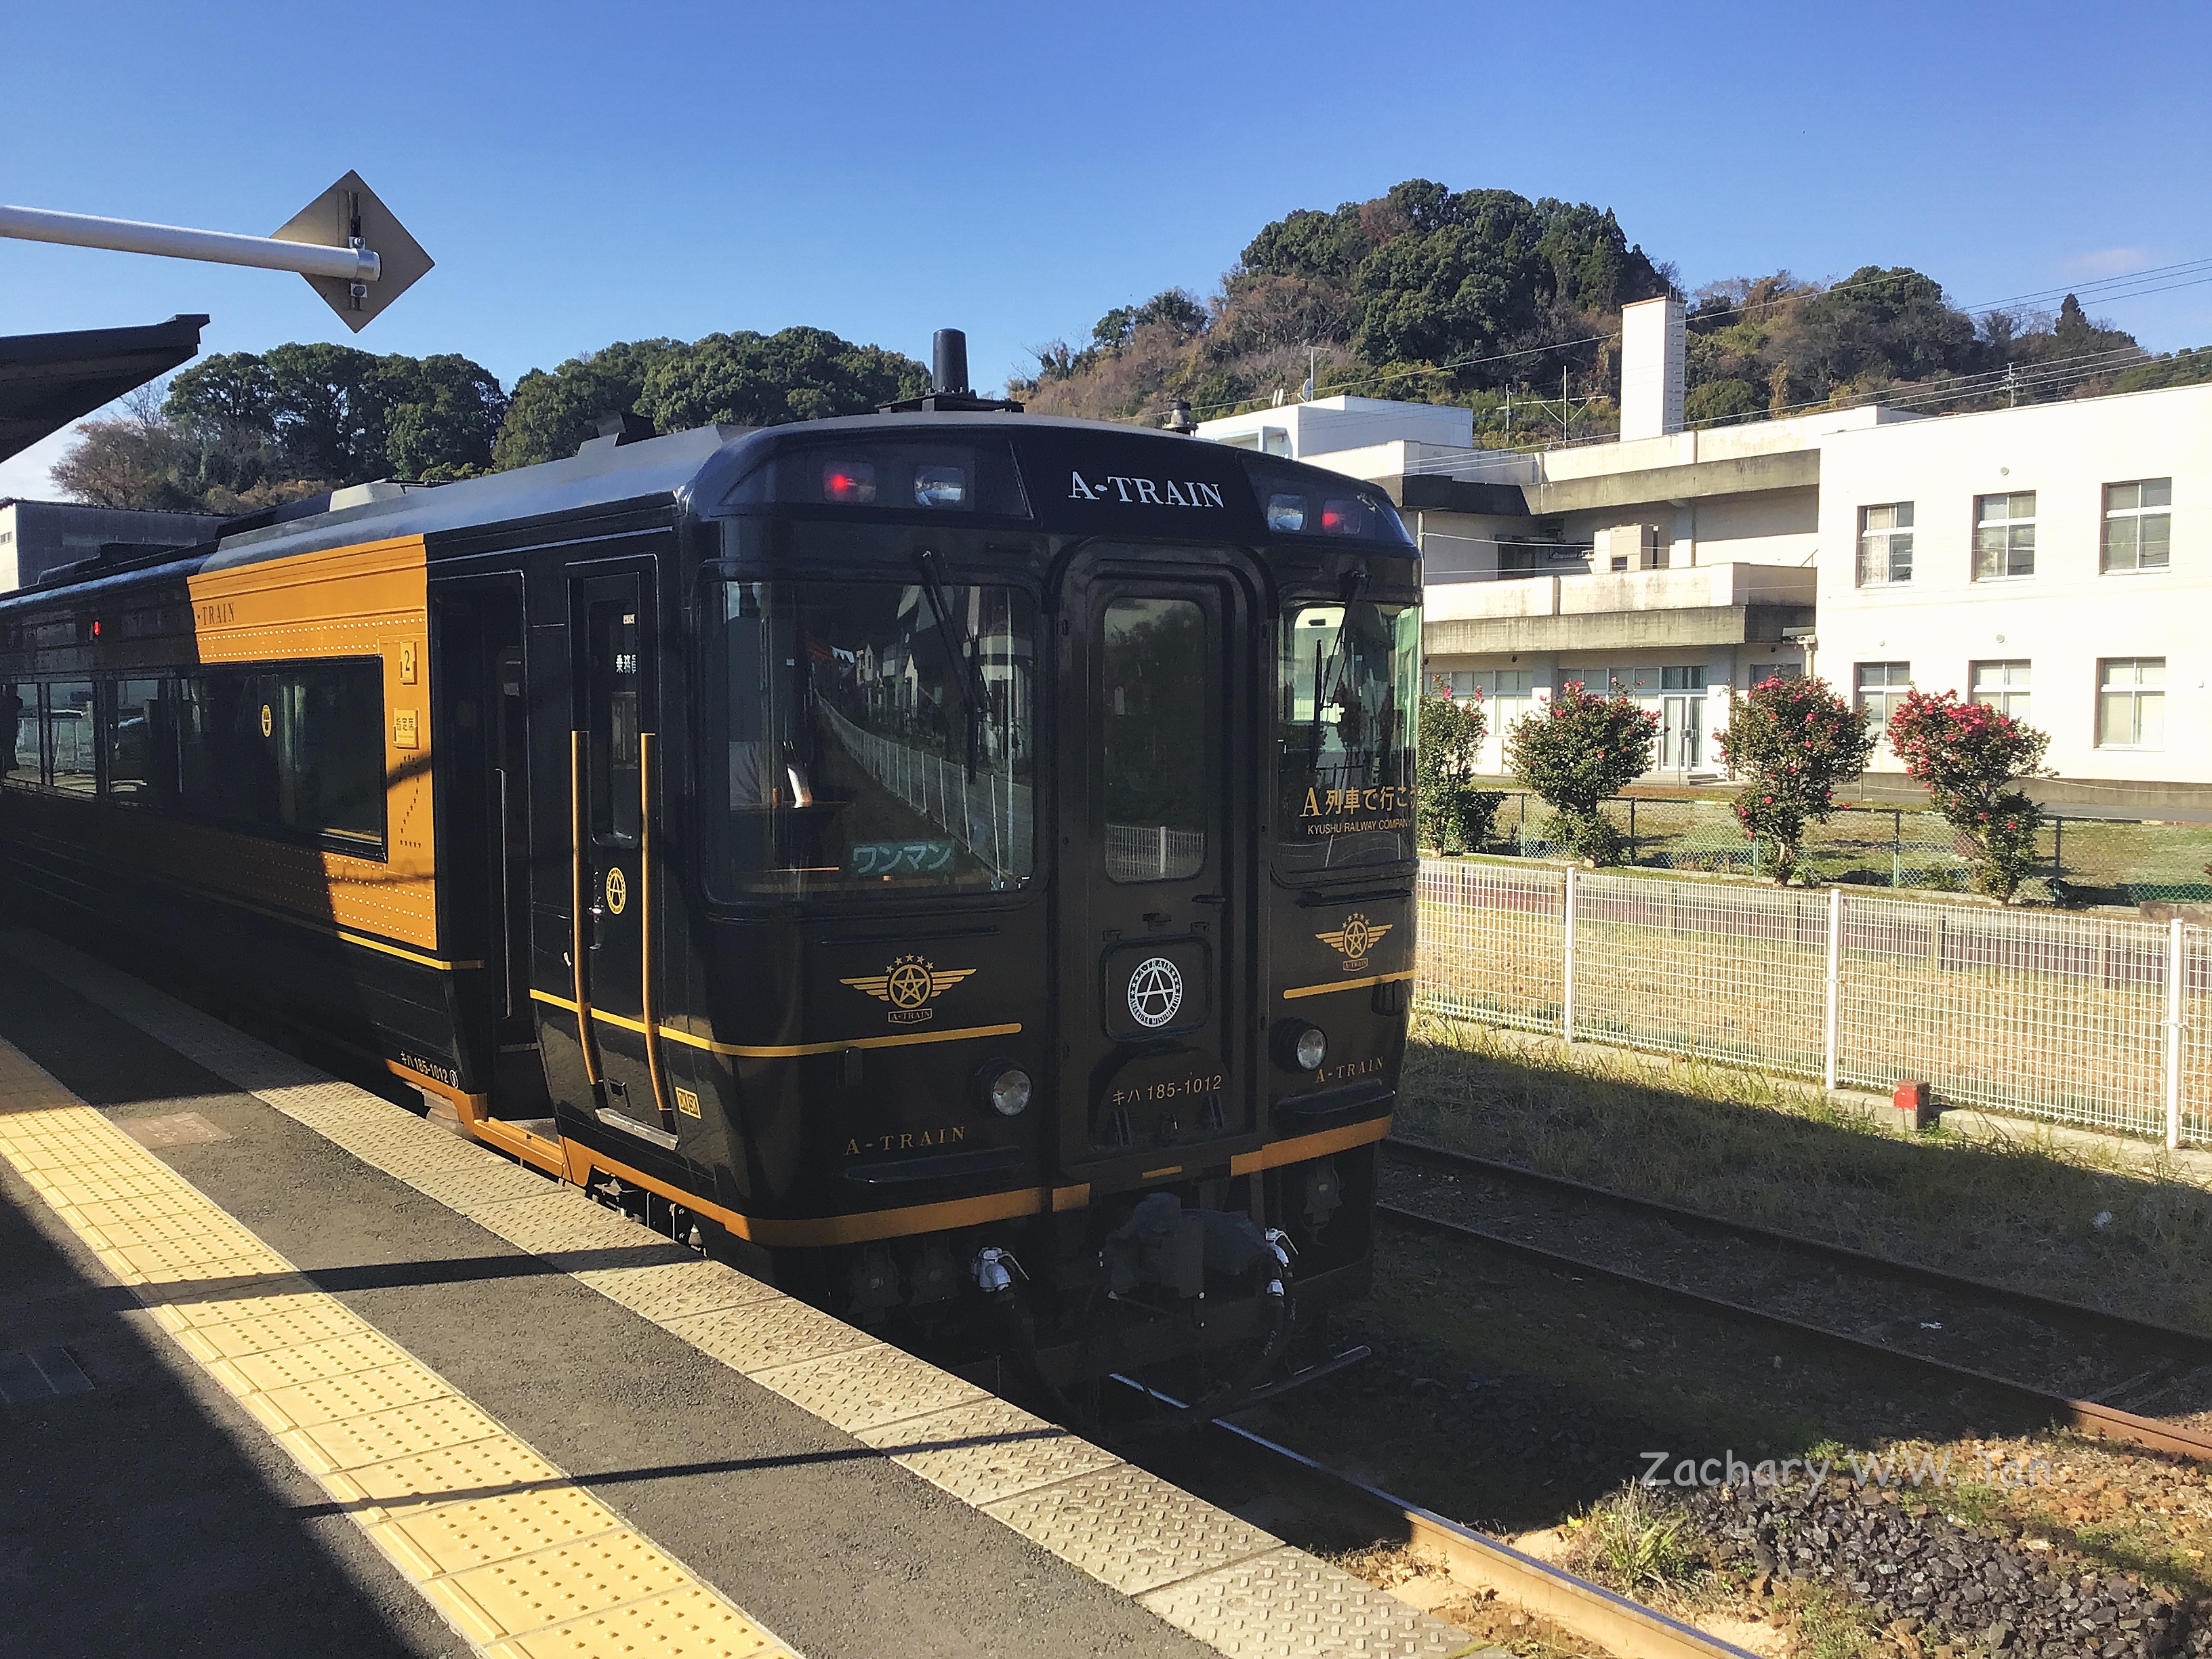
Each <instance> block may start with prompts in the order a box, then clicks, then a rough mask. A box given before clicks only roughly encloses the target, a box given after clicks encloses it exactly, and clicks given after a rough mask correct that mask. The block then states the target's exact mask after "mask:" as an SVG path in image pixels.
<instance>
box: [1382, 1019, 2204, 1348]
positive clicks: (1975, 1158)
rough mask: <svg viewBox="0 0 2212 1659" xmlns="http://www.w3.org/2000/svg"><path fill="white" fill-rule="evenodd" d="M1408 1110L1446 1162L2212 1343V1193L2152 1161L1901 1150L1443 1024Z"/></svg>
mask: <svg viewBox="0 0 2212 1659" xmlns="http://www.w3.org/2000/svg"><path fill="white" fill-rule="evenodd" d="M1398 1126H1399V1127H1400V1128H1401V1130H1403V1131H1405V1132H1406V1133H1411V1134H1414V1135H1419V1136H1421V1137H1424V1138H1425V1139H1433V1140H1436V1141H1437V1142H1439V1143H1441V1144H1443V1145H1445V1146H1455V1147H1459V1148H1462V1149H1463V1150H1466V1151H1468V1152H1478V1153H1481V1154H1483V1155H1486V1156H1489V1157H1493V1158H1504V1159H1508V1160H1510V1161H1512V1162H1514V1163H1517V1164H1526V1165H1528V1166H1529V1167H1531V1168H1534V1169H1539V1170H1548V1171H1551V1172H1553V1173H1556V1174H1559V1175H1564V1176H1573V1177H1575V1178H1576V1179H1577V1180H1583V1181H1588V1182H1594V1183H1596V1184H1598V1185H1601V1186H1607V1187H1614V1188H1620V1189H1622V1190H1624V1191H1628V1192H1634V1193H1638V1194H1645V1195H1647V1196H1650V1197H1652V1198H1656V1199H1662V1200H1667V1201H1669V1202H1672V1203H1677V1204H1683V1205H1686V1206H1691V1207H1692V1208H1697V1209H1703V1210H1708V1211H1711V1212H1715V1213H1718V1214H1723V1215H1732V1216H1737V1217H1741V1218H1744V1219H1746V1220H1750V1221H1755V1222H1759V1223H1763V1224H1765V1225H1770V1226H1778V1227H1784V1228H1787V1229H1790V1230H1791V1231H1798V1232H1802V1233H1805V1234H1808V1235H1809V1236H1812V1237H1820V1238H1829V1239H1833V1240H1836V1241H1838V1242H1839V1243H1846V1244H1851V1245H1855V1246H1857V1247H1858V1248H1860V1249H1869V1250H1875V1251H1880V1252H1882V1253H1885V1254H1887V1255H1896V1256H1899V1257H1902V1258H1905V1259H1908V1260H1914V1261H1926V1262H1929V1263H1932V1264H1934V1265H1936V1266H1940V1267H1948V1268H1949V1269H1951V1270H1953V1271H1954V1272H1959V1273H1972V1274H1975V1275H1977V1276H1980V1277H1984V1278H1991V1279H2000V1280H2002V1281H2005V1282H2008V1283H2012V1284H2016V1285H2021V1287H2023V1288H2025V1289H2028V1290H2033V1291H2042V1292H2044V1293H2045V1294H2050V1295H2057V1296H2063V1297H2072V1298H2074V1299H2076V1300H2079V1301H2083V1302H2087V1303H2091V1304H2095V1305H2098V1306H2102V1307H2108V1308H2111V1309H2112V1310H2115V1311H2118V1312H2125V1313H2130V1314H2133V1315H2135V1316H2139V1317H2142V1318H2148V1319H2154V1320H2161V1321H2166V1322H2171V1323H2174V1324H2179V1325H2184V1326H2187V1327H2189V1328H2193V1329H2198V1330H2203V1331H2207V1332H2212V1193H2207V1192H2206V1191H2205V1190H2204V1189H2203V1188H2201V1187H2198V1186H2197V1185H2195V1184H2193V1183H2191V1182H2187V1181H2185V1180H2184V1179H2181V1178H2180V1177H2179V1176H2178V1175H2177V1173H2176V1172H2175V1171H2174V1170H2172V1168H2171V1167H2170V1166H2168V1165H2166V1164H2164V1163H2163V1162H2162V1160H2160V1159H2157V1158H2148V1159H2147V1160H2144V1161H2142V1162H2139V1163H2135V1164H2128V1163H2124V1162H2123V1161H2122V1159H2121V1158H2120V1157H2119V1156H2118V1154H2117V1153H2116V1152H2106V1151H2105V1150H2104V1149H2083V1148H2078V1147H2075V1146H2070V1145H2066V1144H2061V1143H2058V1142H2056V1141H2054V1140H2052V1139H2049V1138H2047V1137H2040V1136H2037V1137H2023V1138H2021V1139H2014V1140H2009V1141H1996V1142H1990V1141H1984V1140H1973V1141H1967V1140H1966V1139H1962V1138H1960V1137H1957V1136H1954V1135H1950V1134H1947V1133H1944V1132H1943V1131H1942V1130H1941V1129H1936V1130H1931V1131H1929V1133H1926V1134H1923V1135H1920V1136H1917V1137H1910V1138H1907V1137H1901V1136H1897V1135H1893V1134H1890V1133H1886V1132H1884V1131H1882V1130H1881V1129H1879V1128H1877V1127H1875V1126H1874V1125H1873V1124H1872V1123H1870V1122H1869V1121H1868V1120H1866V1119H1864V1118H1863V1117H1861V1116H1859V1115H1857V1114H1856V1113H1854V1112H1851V1111H1850V1110H1849V1109H1844V1108H1842V1107H1838V1106H1836V1105H1833V1104H1832V1103H1829V1102H1828V1101H1827V1100H1826V1098H1825V1097H1823V1096H1822V1095H1821V1094H1820V1092H1819V1091H1818V1090H1817V1089H1813V1088H1809V1087H1807V1086H1806V1085H1801V1084H1797V1083H1795V1082H1791V1081H1788V1080H1784V1079H1776V1078H1774V1077H1771V1076H1769V1075H1766V1074H1765V1073H1759V1072H1753V1071H1745V1070H1739V1069H1737V1068H1735V1067H1733V1066H1721V1065H1717V1064H1715V1063H1713V1062H1711V1061H1708V1060H1693V1059H1682V1058H1675V1059H1672V1060H1668V1059H1664V1058H1656V1057H1651V1056H1646V1055H1641V1054H1631V1053H1627V1052H1624V1051H1621V1050H1617V1049H1605V1048H1589V1047H1583V1046H1577V1048H1571V1049H1570V1048H1565V1047H1564V1046H1563V1045H1560V1044H1558V1043H1544V1042H1534V1041H1532V1040H1530V1039H1529V1038H1528V1037H1526V1036H1522V1035H1521V1034H1519V1033H1513V1032H1504V1031H1500V1030H1495V1029H1494V1028H1492V1027H1489V1026H1485V1025H1480V1024H1474V1023H1472V1022H1468V1021H1464V1020H1455V1019H1449V1018H1439V1017H1437V1016H1434V1015H1423V1016H1421V1017H1419V1018H1418V1019H1417V1021H1416V1024H1415V1028H1414V1033H1413V1042H1412V1043H1411V1044H1410V1046H1409V1048H1408V1052H1407V1067H1406V1079H1405V1086H1404V1089H1403V1091H1402V1093H1401V1109H1400V1112H1399V1117H1398ZM2100 1215H2105V1216H2106V1217H2108V1220H2107V1221H2106V1224H2105V1225H2101V1226H2100V1225H2097V1219H2096V1218H2098V1217H2099V1216H2100Z"/></svg>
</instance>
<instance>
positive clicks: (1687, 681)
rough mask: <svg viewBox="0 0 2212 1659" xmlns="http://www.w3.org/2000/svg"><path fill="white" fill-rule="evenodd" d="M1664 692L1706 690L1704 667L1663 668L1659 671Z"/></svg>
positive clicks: (1660, 685)
mask: <svg viewBox="0 0 2212 1659" xmlns="http://www.w3.org/2000/svg"><path fill="white" fill-rule="evenodd" d="M1659 689H1660V690H1662V691H1702V690H1705V668H1704V666H1703V665H1698V666H1695V667H1690V668H1662V669H1661V670H1660V671H1659Z"/></svg>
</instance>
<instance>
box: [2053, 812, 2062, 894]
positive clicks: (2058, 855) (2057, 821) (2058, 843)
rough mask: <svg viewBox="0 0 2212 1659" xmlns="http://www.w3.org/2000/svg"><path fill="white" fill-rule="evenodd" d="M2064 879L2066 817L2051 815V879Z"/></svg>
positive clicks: (2057, 813)
mask: <svg viewBox="0 0 2212 1659" xmlns="http://www.w3.org/2000/svg"><path fill="white" fill-rule="evenodd" d="M2065 878H2066V817H2065V815H2064V814H2063V813H2060V812H2053V813H2052V814H2051V879H2052V880H2053V881H2063V880H2064V879H2065Z"/></svg>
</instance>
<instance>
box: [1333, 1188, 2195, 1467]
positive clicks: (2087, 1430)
mask: <svg viewBox="0 0 2212 1659" xmlns="http://www.w3.org/2000/svg"><path fill="white" fill-rule="evenodd" d="M1375 1213H1376V1215H1377V1216H1379V1217H1381V1218H1383V1219H1384V1220H1385V1221H1388V1222H1391V1223H1393V1224H1395V1225H1398V1226H1401V1227H1404V1228H1406V1229H1407V1230H1408V1231H1415V1232H1423V1233H1427V1234H1429V1235H1430V1236H1431V1237H1444V1238H1455V1239H1460V1240H1463V1241H1467V1242H1469V1243H1479V1244H1482V1245H1486V1246H1487V1247H1489V1248H1490V1249H1498V1250H1504V1251H1506V1252H1508V1253H1510V1254H1511V1255H1518V1256H1521V1257H1522V1258H1523V1259H1524V1260H1527V1261H1535V1262H1539V1263H1541V1264H1542V1265H1543V1266H1546V1267H1556V1268H1563V1269H1567V1270H1571V1271H1572V1272H1574V1273H1583V1274H1585V1275H1587V1276H1589V1277H1590V1278H1593V1279H1605V1280H1607V1281H1608V1282H1610V1283H1613V1284H1615V1285H1626V1286H1628V1287H1629V1288H1631V1289H1632V1290H1638V1291H1645V1292H1648V1293H1650V1294H1651V1295H1655V1296H1659V1297H1665V1298H1667V1299H1668V1300H1669V1301H1673V1302H1676V1303H1679V1304H1681V1305H1683V1306H1685V1307H1688V1308H1692V1309H1695V1310H1698V1311H1699V1312H1700V1313H1704V1314H1707V1315H1710V1316H1715V1317H1717V1318H1722V1319H1726V1320H1729V1321H1731V1322H1735V1323H1739V1324H1747V1325H1752V1326H1754V1327H1758V1328H1765V1329H1769V1330H1776V1331H1782V1332H1784V1333H1787V1334H1790V1336H1792V1337H1794V1338H1796V1339H1797V1340H1800V1341H1802V1342H1808V1343H1816V1344H1820V1345H1825V1346H1831V1347H1836V1348H1841V1349H1844V1350H1847V1351H1849V1352H1852V1353H1855V1354H1860V1355H1867V1356H1871V1357H1874V1358H1880V1359H1881V1360H1883V1361H1884V1362H1886V1363H1888V1364H1896V1365H1904V1366H1906V1367H1909V1368H1911V1369H1916V1370H1921V1371H1923V1372H1934V1373H1936V1374H1938V1375H1940V1376H1945V1377H1948V1378H1951V1379H1953V1380H1954V1381H1957V1382H1961V1383H1972V1385H1973V1386H1974V1387H1976V1388H1978V1389H1983V1390H1984V1391H1986V1392H1988V1393H1991V1394H1995V1395H2000V1396H2002V1397H2003V1398H2005V1399H2008V1400H2009V1401H2012V1402H2013V1403H2014V1404H2015V1406H2019V1407H2026V1408H2027V1410H2028V1411H2029V1412H2030V1413H2033V1414H2035V1415H2038V1416H2043V1417H2047V1418H2048V1419H2050V1420H2051V1421H2054V1422H2058V1423H2063V1424H2064V1425H2066V1426H2067V1427H2069V1428H2071V1429H2073V1430H2075V1431H2076V1432H2078V1433H2081V1434H2085V1435H2089V1436H2093V1437H2098V1438H2101V1439H2109V1440H2119V1441H2124V1442H2126V1443H2129V1444H2130V1445H2135V1446H2140V1447H2142V1448H2143V1449H2146V1450H2149V1451H2161V1452H2170V1453H2172V1454H2173V1455H2177V1456H2180V1457H2186V1458H2190V1459H2191V1460H2193V1461H2195V1462H2207V1463H2212V1436H2206V1435H2202V1434H2197V1433H2195V1432H2193V1431H2191V1430H2188V1429H2182V1428H2177V1427H2175V1426H2174V1425H2172V1424H2170V1423H2160V1422H2159V1421H2157V1420H2156V1419H2153V1418H2148V1417H2138V1416H2136V1414H2135V1413H2132V1412H2124V1411H2121V1410H2119V1409H2118V1407H2112V1406H2106V1405H2100V1404H2099V1403H2098V1402H2097V1401H2093V1400H2072V1399H2069V1398H2068V1397H2067V1396H2065V1395H2059V1394H2053V1393H2051V1392H2050V1391H2048V1390H2047V1389H2039V1388H2036V1387H2035V1386H2034V1385H2033V1384H2032V1383H2021V1382H2017V1381H2015V1379H2013V1378H2011V1377H2008V1376H1996V1375H1994V1374H1993V1373H1991V1372H1989V1371H1984V1370H1975V1369H1974V1368H1973V1367H1972V1366H1968V1365H1956V1364H1952V1363H1951V1362H1950V1361H1948V1360H1944V1359H1931V1358H1928V1357H1927V1356H1926V1355H1924V1354H1917V1353H1913V1352H1911V1351H1910V1350H1908V1349H1904V1348H1893V1347H1891V1346H1888V1345H1887V1343H1882V1342H1875V1341H1873V1340H1870V1339H1869V1338H1866V1337H1863V1336H1855V1335H1853V1334H1850V1332H1848V1331H1838V1330H1834V1329H1832V1328H1829V1327H1827V1326H1826V1325H1814V1324H1810V1323H1808V1322H1805V1321H1802V1320H1796V1319H1790V1318H1787V1317H1785V1316H1783V1315H1781V1314H1777V1313H1771V1312H1769V1311H1767V1310H1765V1309H1764V1308H1753V1307H1748V1306H1747V1305H1746V1304H1743V1303H1741V1302H1732V1301H1730V1300H1729V1299H1728V1298H1727V1297H1717V1296H1711V1295H1708V1294H1706V1293H1705V1291H1692V1290H1688V1289H1686V1288H1684V1287H1683V1286H1681V1285H1670V1284H1668V1283H1667V1282H1666V1281H1665V1280H1663V1279H1648V1278H1646V1277H1645V1276H1644V1275H1643V1274H1642V1273H1631V1272H1629V1271H1628V1270H1627V1269H1626V1268H1624V1267H1611V1266H1609V1265H1607V1264H1606V1263H1604V1262H1601V1261H1590V1260H1589V1258H1587V1257H1585V1256H1578V1255H1569V1254H1568V1253H1566V1252H1565V1251H1564V1250H1552V1249H1546V1248H1544V1246H1542V1245H1541V1244H1529V1243H1523V1242H1522V1240H1520V1239H1517V1238H1508V1237H1504V1235H1502V1234H1498V1233H1492V1232H1486V1231H1483V1230H1482V1229H1481V1228H1480V1227H1471V1226H1468V1225H1466V1224H1465V1223H1463V1222H1457V1221H1447V1220H1445V1219H1444V1218H1443V1217H1441V1216H1432V1215H1425V1214H1423V1213H1422V1212H1419V1211H1418V1210H1408V1209H1404V1208H1401V1206H1398V1205H1395V1204H1377V1205H1376V1206H1375Z"/></svg>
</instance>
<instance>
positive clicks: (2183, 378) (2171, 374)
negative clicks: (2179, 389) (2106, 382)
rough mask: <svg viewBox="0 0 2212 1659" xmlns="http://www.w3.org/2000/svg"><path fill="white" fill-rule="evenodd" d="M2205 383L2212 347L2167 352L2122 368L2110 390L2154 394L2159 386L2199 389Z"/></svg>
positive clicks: (2210, 377)
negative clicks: (2196, 387)
mask: <svg viewBox="0 0 2212 1659" xmlns="http://www.w3.org/2000/svg"><path fill="white" fill-rule="evenodd" d="M2206 380H2212V346H2203V347H2200V348H2198V349H2195V350H2183V351H2174V352H2169V353H2167V354H2166V356H2162V357H2153V358H2150V359H2149V360H2148V361H2147V362H2140V363H2137V364H2136V365H2135V366H2134V367H2133V368H2124V369H2122V370H2121V371H2120V372H2119V374H2118V375H2117V376H2116V377H2115V378H2114V380H2113V382H2112V390H2113V391H2115V392H2154V391H2157V390H2158V389H2159V388H2160V387H2162V386H2198V385H2201V384H2203V382H2204V381H2206Z"/></svg>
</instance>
